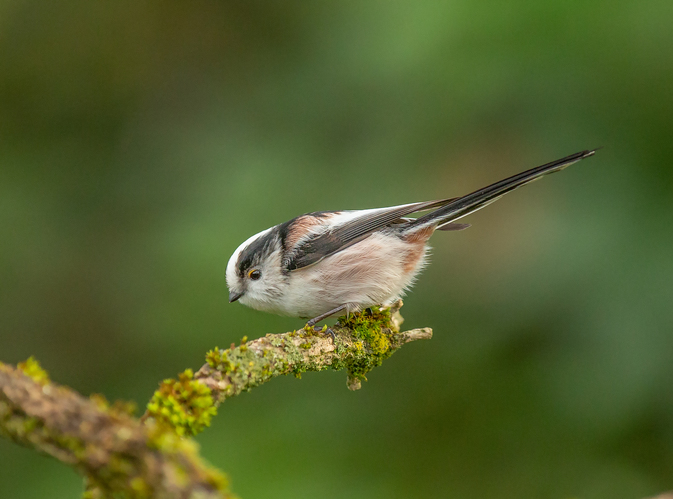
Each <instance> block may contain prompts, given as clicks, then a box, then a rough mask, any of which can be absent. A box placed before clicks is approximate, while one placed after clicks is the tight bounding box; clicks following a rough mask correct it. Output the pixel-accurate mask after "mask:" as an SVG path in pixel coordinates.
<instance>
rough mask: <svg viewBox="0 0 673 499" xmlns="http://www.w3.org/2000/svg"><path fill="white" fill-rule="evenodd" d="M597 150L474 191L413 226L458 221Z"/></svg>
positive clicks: (577, 154) (418, 220) (571, 156)
mask: <svg viewBox="0 0 673 499" xmlns="http://www.w3.org/2000/svg"><path fill="white" fill-rule="evenodd" d="M597 150H598V149H593V150H586V151H582V152H578V153H575V154H571V155H570V156H566V157H565V158H561V159H559V160H556V161H552V162H551V163H547V164H546V165H542V166H538V167H536V168H531V169H530V170H526V171H525V172H521V173H519V174H517V175H514V176H512V177H509V178H506V179H505V180H501V181H500V182H496V183H495V184H491V185H489V186H488V187H484V188H483V189H479V190H478V191H474V192H473V193H471V194H468V195H467V196H463V197H460V198H457V199H455V200H453V201H451V202H449V204H447V205H445V206H443V207H441V208H439V209H438V210H435V211H433V212H431V213H428V214H427V215H423V216H422V217H418V218H417V219H416V220H415V221H414V222H413V224H412V225H413V226H414V227H419V226H423V225H442V224H447V223H449V222H452V221H454V220H458V219H459V218H462V217H464V216H466V215H469V214H470V213H473V212H475V211H477V210H480V209H481V208H483V207H484V206H486V205H489V204H491V203H492V202H494V201H496V200H497V199H498V198H500V197H501V196H503V195H505V194H507V193H508V192H510V191H513V190H514V189H517V188H518V187H521V186H522V185H525V184H528V183H530V182H533V181H534V180H537V179H539V178H541V177H543V176H544V175H547V174H549V173H554V172H558V171H561V170H563V169H564V168H566V167H568V166H570V165H572V164H573V163H577V162H578V161H580V160H582V159H584V158H588V157H589V156H593V155H594V153H595V152H596V151H597Z"/></svg>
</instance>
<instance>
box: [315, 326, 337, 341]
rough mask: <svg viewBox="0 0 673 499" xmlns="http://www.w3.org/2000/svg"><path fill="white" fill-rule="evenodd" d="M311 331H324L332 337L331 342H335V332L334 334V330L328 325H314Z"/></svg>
mask: <svg viewBox="0 0 673 499" xmlns="http://www.w3.org/2000/svg"><path fill="white" fill-rule="evenodd" d="M313 331H315V332H316V333H325V334H329V335H330V336H331V337H332V343H334V342H336V334H334V331H332V328H331V327H328V326H323V327H320V326H315V327H314V328H313Z"/></svg>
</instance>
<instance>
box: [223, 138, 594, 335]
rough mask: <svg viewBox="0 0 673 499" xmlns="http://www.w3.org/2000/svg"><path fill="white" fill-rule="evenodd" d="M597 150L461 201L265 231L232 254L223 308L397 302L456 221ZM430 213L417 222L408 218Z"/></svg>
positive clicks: (297, 310) (320, 218)
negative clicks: (433, 243) (432, 243)
mask: <svg viewBox="0 0 673 499" xmlns="http://www.w3.org/2000/svg"><path fill="white" fill-rule="evenodd" d="M597 150H598V149H592V150H584V151H581V152H578V153H575V154H571V155H569V156H566V157H564V158H561V159H559V160H556V161H552V162H550V163H547V164H544V165H542V166H538V167H536V168H531V169H529V170H526V171H524V172H521V173H519V174H517V175H513V176H511V177H508V178H506V179H504V180H501V181H499V182H495V183H494V184H491V185H488V186H487V187H484V188H482V189H479V190H476V191H474V192H472V193H470V194H467V195H465V196H461V197H457V198H447V199H440V200H435V201H425V202H417V203H410V204H403V205H398V206H391V207H386V208H377V209H362V210H340V211H319V212H312V213H306V214H304V215H301V216H298V217H296V218H293V219H292V220H289V221H287V222H284V223H281V224H278V225H275V226H273V227H270V228H268V229H266V230H263V231H261V232H259V233H257V234H255V235H253V236H251V237H250V238H248V239H247V240H246V241H244V242H243V243H242V244H241V245H240V246H238V248H237V249H236V250H235V251H234V253H233V254H232V255H231V258H230V259H229V261H228V263H227V267H226V281H227V286H228V288H229V302H230V303H231V302H235V301H238V302H240V303H242V304H243V305H246V306H248V307H252V308H254V309H257V310H262V311H266V312H271V313H275V314H278V315H285V316H292V317H300V318H303V319H310V320H309V321H308V322H307V326H315V324H317V323H318V322H320V321H322V320H324V319H326V318H328V317H330V316H333V315H336V314H338V313H342V314H350V313H352V312H358V311H361V310H363V309H366V308H370V307H373V306H381V307H384V308H385V307H389V306H390V305H391V304H393V303H395V302H396V301H397V300H398V299H400V298H401V297H402V296H403V295H404V294H405V292H406V291H408V290H409V289H410V288H411V287H412V285H413V284H414V282H415V281H416V279H417V277H418V275H419V273H420V272H421V270H423V268H425V267H426V266H427V264H428V252H429V245H428V240H429V239H430V237H431V236H432V235H433V234H434V233H435V232H437V231H460V230H464V229H466V228H468V227H470V225H469V224H464V223H457V222H456V220H459V219H461V218H463V217H465V216H467V215H469V214H471V213H474V212H475V211H477V210H480V209H482V208H484V207H485V206H487V205H489V204H491V203H493V202H494V201H496V200H498V199H499V198H500V197H502V196H503V195H504V194H506V193H508V192H511V191H513V190H514V189H517V188H519V187H521V186H522V185H525V184H528V183H530V182H533V181H535V180H538V179H540V178H541V177H543V176H544V175H547V174H550V173H555V172H558V171H561V170H563V169H564V168H566V167H568V166H570V165H571V164H573V163H576V162H578V161H580V160H582V159H585V158H588V157H590V156H593V155H594V154H595V152H596V151H597ZM419 212H429V213H425V214H423V215H420V216H417V217H416V218H413V217H412V218H410V217H409V215H412V214H414V213H419Z"/></svg>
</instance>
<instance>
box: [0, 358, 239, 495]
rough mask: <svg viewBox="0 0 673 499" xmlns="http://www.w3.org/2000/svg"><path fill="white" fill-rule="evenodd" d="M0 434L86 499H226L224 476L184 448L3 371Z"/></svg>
mask: <svg viewBox="0 0 673 499" xmlns="http://www.w3.org/2000/svg"><path fill="white" fill-rule="evenodd" d="M29 374H30V373H29ZM0 434H2V435H4V436H6V437H9V438H10V439H12V440H14V441H15V442H17V443H20V444H23V445H25V446H28V447H32V448H34V449H36V450H38V451H40V452H42V453H45V454H48V455H50V456H53V457H55V458H56V459H58V460H59V461H62V462H63V463H65V464H68V465H70V466H73V467H75V468H76V469H77V470H78V471H79V472H80V473H82V474H83V475H84V476H86V477H87V478H88V480H89V483H90V484H92V485H93V486H92V487H91V494H90V496H91V497H111V496H112V495H113V494H114V493H117V494H119V493H122V494H124V495H121V496H120V497H137V498H143V497H153V498H154V497H156V498H168V497H176V498H177V497H180V498H183V497H185V498H187V497H190V498H192V497H193V498H196V497H199V498H204V499H205V498H208V499H211V498H212V499H215V498H226V497H229V494H228V493H227V492H226V488H227V484H226V479H225V478H224V476H223V475H222V474H221V473H220V472H218V471H217V470H215V469H212V468H210V467H208V466H207V465H206V464H204V463H203V461H202V460H201V458H200V457H199V456H198V451H197V449H196V447H195V445H194V444H193V443H191V442H190V441H189V440H184V439H181V438H179V437H178V436H177V435H175V434H174V433H173V432H167V431H165V430H164V429H162V428H159V427H158V425H156V424H148V425H141V424H140V423H139V422H138V420H137V419H135V418H133V417H131V416H130V415H129V414H127V413H126V411H125V409H124V408H123V407H121V406H113V407H109V406H108V404H107V403H106V402H105V401H104V399H102V397H100V396H97V397H94V398H93V399H87V398H84V397H82V396H81V395H79V394H77V393H75V392H74V391H72V390H71V389H69V388H66V387H63V386H59V385H57V384H56V383H52V382H49V381H48V380H47V381H44V380H39V379H35V378H34V377H31V376H29V375H27V374H24V372H23V371H22V370H21V369H15V368H13V367H11V366H8V365H5V364H0ZM115 497H117V496H115Z"/></svg>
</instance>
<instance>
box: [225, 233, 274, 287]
mask: <svg viewBox="0 0 673 499" xmlns="http://www.w3.org/2000/svg"><path fill="white" fill-rule="evenodd" d="M271 229H273V227H269V228H268V229H266V230H263V231H262V232H258V233H257V234H255V235H254V236H250V237H249V238H247V239H246V240H245V241H243V243H241V245H240V246H239V247H238V248H236V251H234V254H233V255H231V258H229V263H227V281H228V282H230V283H231V282H233V279H235V278H236V262H237V261H238V255H240V254H241V251H243V250H244V249H245V248H247V247H248V246H249V245H250V243H252V242H253V241H255V240H256V239H257V238H259V237H262V236H263V235H264V234H266V233H267V232H269V231H270V230H271Z"/></svg>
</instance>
